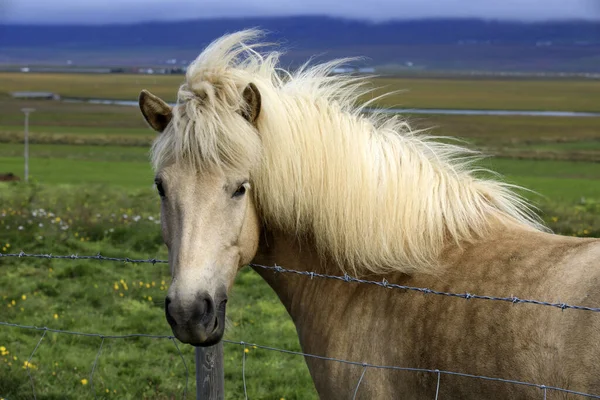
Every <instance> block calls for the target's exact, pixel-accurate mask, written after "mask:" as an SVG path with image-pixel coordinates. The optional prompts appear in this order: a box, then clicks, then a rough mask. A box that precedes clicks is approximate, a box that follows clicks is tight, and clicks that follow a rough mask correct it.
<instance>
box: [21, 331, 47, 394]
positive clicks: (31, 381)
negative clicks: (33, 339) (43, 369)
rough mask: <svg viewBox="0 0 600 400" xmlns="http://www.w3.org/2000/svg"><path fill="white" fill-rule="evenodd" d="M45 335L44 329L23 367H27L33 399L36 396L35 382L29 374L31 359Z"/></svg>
mask: <svg viewBox="0 0 600 400" xmlns="http://www.w3.org/2000/svg"><path fill="white" fill-rule="evenodd" d="M45 336H46V331H44V333H42V337H41V338H40V340H38V342H37V344H36V345H35V347H34V349H33V351H32V352H31V354H30V355H29V358H28V359H27V364H25V368H26V369H27V375H29V383H31V390H32V392H33V400H37V396H36V394H35V384H34V383H33V376H31V360H32V359H33V355H34V354H35V352H36V351H37V349H38V347H40V344H42V340H44V337H45Z"/></svg>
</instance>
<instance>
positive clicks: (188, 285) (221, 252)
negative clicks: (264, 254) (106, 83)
mask: <svg viewBox="0 0 600 400" xmlns="http://www.w3.org/2000/svg"><path fill="white" fill-rule="evenodd" d="M243 100H244V101H245V102H246V106H244V107H242V108H241V110H240V113H239V115H240V116H242V117H243V118H245V119H246V120H247V122H248V123H251V124H255V123H256V118H257V116H258V113H259V111H260V94H259V93H258V90H257V88H256V86H254V85H253V84H249V85H248V87H247V88H246V89H245V90H244V92H243ZM139 103H140V110H141V111H142V114H143V115H144V118H145V119H146V121H147V122H148V124H149V125H150V126H151V127H152V128H153V129H154V130H156V131H157V132H161V134H163V135H165V134H169V133H162V132H164V131H165V130H166V128H167V127H168V126H169V124H170V121H171V119H172V115H173V114H172V109H171V107H170V106H169V105H168V104H167V103H165V102H164V101H162V100H161V99H159V98H158V97H156V96H154V95H152V94H151V93H149V92H147V91H143V92H142V93H141V95H140V99H139ZM237 118H239V116H238V117H237ZM245 127H246V129H248V126H246V125H245ZM171 134H172V133H171ZM242 169H243V168H242ZM248 169H250V167H248ZM223 171H224V169H220V168H203V169H202V170H201V171H199V170H198V169H195V168H194V167H191V166H185V165H182V164H181V163H180V164H176V163H175V164H170V165H166V166H164V167H162V168H161V170H160V171H158V173H157V175H156V178H155V183H156V187H157V190H158V193H159V195H160V197H161V200H162V201H161V226H162V234H163V239H164V241H165V243H166V245H167V247H168V250H169V265H170V267H171V276H172V278H173V281H172V283H171V286H170V288H169V291H168V294H167V297H166V299H165V313H166V317H167V321H168V322H169V324H170V325H171V328H172V330H173V334H174V335H175V337H177V338H178V339H179V340H181V341H182V342H184V343H189V344H192V345H195V346H210V345H213V344H215V343H217V342H219V340H221V338H222V337H223V332H224V330H225V306H226V303H227V294H228V292H229V289H230V288H231V286H232V284H233V281H234V279H235V276H236V274H237V271H238V270H239V268H240V267H241V266H243V265H245V264H248V263H249V262H250V261H252V259H253V258H254V256H255V254H256V250H257V247H258V241H259V234H260V224H259V219H258V217H257V213H256V208H255V206H254V203H253V201H252V197H251V196H250V194H249V192H250V190H251V187H250V182H249V178H250V171H249V170H248V171H246V172H244V171H237V172H235V173H233V172H227V173H225V172H223Z"/></svg>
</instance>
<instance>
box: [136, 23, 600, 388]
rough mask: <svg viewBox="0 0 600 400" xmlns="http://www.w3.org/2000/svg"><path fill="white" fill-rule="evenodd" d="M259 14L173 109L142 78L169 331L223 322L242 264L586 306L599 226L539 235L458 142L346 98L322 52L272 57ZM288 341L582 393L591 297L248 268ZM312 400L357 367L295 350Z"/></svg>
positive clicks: (375, 379) (358, 87)
mask: <svg viewBox="0 0 600 400" xmlns="http://www.w3.org/2000/svg"><path fill="white" fill-rule="evenodd" d="M259 33H260V32H256V31H252V30H250V31H242V32H238V33H234V34H231V35H227V36H224V37H222V38H220V39H218V40H217V41H215V42H214V43H212V44H211V45H210V46H208V47H207V48H206V49H205V50H204V51H203V52H202V53H201V54H200V56H199V57H198V58H197V59H196V60H195V61H194V63H193V64H192V65H190V67H189V69H188V71H187V74H186V78H185V82H184V83H183V84H182V86H181V87H180V88H179V92H178V101H177V104H176V105H175V106H174V107H170V106H169V105H168V104H167V103H165V102H164V101H162V100H161V99H159V98H158V97H156V96H154V95H152V94H150V93H149V92H147V91H143V92H142V93H141V95H140V101H139V102H140V108H141V111H142V113H143V115H144V117H145V119H146V121H147V122H148V124H149V125H150V126H151V127H152V128H153V129H154V130H156V131H157V132H160V134H159V135H158V137H157V139H156V140H155V143H154V145H153V147H152V162H153V166H154V168H155V170H156V186H157V189H158V193H159V194H160V197H161V198H162V202H161V203H162V205H161V219H162V234H163V237H164V241H165V243H166V245H167V247H168V250H169V265H170V268H171V273H172V277H173V281H172V284H171V286H170V288H169V291H168V296H167V298H166V302H165V310H166V317H167V320H168V322H169V324H170V325H171V327H172V329H173V333H174V335H175V336H176V337H177V338H178V339H179V340H181V341H182V342H184V343H190V344H192V345H195V346H207V345H212V344H215V343H217V342H219V340H221V338H222V336H223V331H224V327H225V305H226V301H227V294H228V291H229V290H230V288H231V286H232V284H233V282H234V278H235V276H236V273H237V272H238V270H239V269H240V268H241V267H242V266H244V265H246V264H248V263H256V264H264V265H274V264H275V263H277V264H278V265H282V266H284V267H287V268H290V269H296V270H305V271H315V272H319V273H328V274H334V275H335V274H338V275H339V274H340V273H341V271H347V272H348V273H349V274H350V275H354V276H360V277H367V278H369V279H373V280H382V279H386V280H387V281H389V282H394V283H398V284H403V285H410V286H419V287H429V288H432V289H437V290H442V291H453V292H459V293H463V292H471V293H477V294H487V295H499V296H510V295H515V296H518V297H521V298H534V299H540V300H549V301H557V300H558V301H560V302H564V303H570V304H578V305H584V306H594V305H595V306H600V263H599V259H600V242H599V241H598V240H594V239H580V238H572V237H563V236H558V235H553V234H551V233H549V232H547V231H546V229H545V228H544V227H543V226H542V225H541V224H540V223H538V222H537V220H536V218H535V216H534V214H533V213H532V212H531V211H530V209H529V208H528V206H527V204H526V202H525V201H524V200H522V199H521V198H520V197H518V196H517V195H516V194H515V193H514V192H513V191H512V187H510V186H509V185H507V184H503V183H501V182H499V181H497V180H493V179H491V178H483V177H481V176H480V174H475V168H474V167H472V166H471V164H470V160H471V158H472V156H473V153H472V152H470V151H467V150H465V149H463V148H460V147H458V146H455V145H452V144H448V143H442V142H440V141H437V140H434V139H433V138H430V137H425V136H424V135H422V134H421V133H420V132H415V131H412V130H411V128H410V127H409V125H407V123H405V122H403V121H401V120H400V119H398V118H397V117H387V116H384V115H382V114H377V113H375V114H369V115H366V114H364V113H362V112H361V111H362V110H363V109H362V107H364V106H357V105H356V104H357V99H358V97H359V96H362V95H364V94H365V93H366V92H367V91H366V90H365V89H363V87H364V86H363V85H362V84H363V82H364V81H363V80H359V79H357V78H356V77H342V76H332V75H331V74H330V73H329V72H330V71H331V70H332V68H334V67H336V66H338V65H340V63H341V62H344V60H341V61H335V62H330V63H325V64H322V65H317V66H312V67H308V66H305V67H304V68H301V69H300V70H298V71H296V72H294V73H287V72H284V71H281V70H280V69H279V68H277V63H278V55H279V53H276V52H267V53H264V54H263V53H260V52H259V51H258V50H257V46H259V45H260V43H257V42H256V41H255V39H256V37H257V35H258V34H259ZM257 272H258V273H259V274H260V275H261V276H262V277H263V278H264V279H265V280H266V281H267V282H268V284H269V285H270V286H271V287H272V288H273V290H274V291H275V292H276V293H277V295H278V296H279V298H280V299H281V301H282V303H283V304H284V305H285V307H286V308H287V311H288V312H289V314H290V316H291V317H292V319H293V321H294V323H295V325H296V328H297V332H298V335H299V339H300V344H301V346H302V349H303V351H304V352H306V353H310V354H316V355H320V356H326V357H332V358H339V359H346V360H352V361H357V362H360V363H362V362H365V363H370V364H378V365H393V366H401V367H415V368H429V369H440V370H450V371H458V372H461V373H467V374H476V375H484V376H490V377H498V378H504V379H513V380H519V381H526V382H532V383H536V384H544V385H548V386H555V387H562V388H567V389H571V390H577V391H584V392H592V393H594V392H595V393H599V392H600V375H599V373H600V363H599V360H600V358H599V357H600V315H596V314H593V313H592V312H589V311H576V310H564V311H563V310H560V309H558V308H551V307H541V306H534V305H527V304H520V305H513V304H510V303H502V302H491V301H475V300H470V301H465V300H463V299H452V298H447V297H441V296H431V295H421V294H415V293H414V292H407V291H401V290H386V289H383V288H381V287H377V286H374V285H361V284H349V283H346V282H338V281H333V280H326V279H312V280H311V279H307V278H306V277H303V276H297V275H293V274H278V273H276V272H274V271H270V270H265V269H260V268H257ZM306 362H307V363H308V367H309V370H310V373H311V376H312V378H313V380H314V383H315V386H316V389H317V391H318V393H319V395H320V397H321V398H323V399H338V398H339V399H347V398H351V397H352V396H353V395H354V390H355V387H356V385H357V382H358V380H359V378H360V377H361V374H362V372H363V368H362V367H361V366H360V365H348V364H342V363H336V362H331V361H325V360H320V359H314V358H307V359H306ZM363 378H364V379H363V380H362V384H361V385H360V387H359V390H358V392H357V393H356V397H357V398H362V399H391V398H402V399H433V398H434V397H435V395H436V386H437V376H436V375H435V374H426V373H415V372H403V371H394V370H375V369H368V370H366V373H365V375H364V377H363ZM546 394H547V398H564V397H561V396H565V395H564V394H563V393H558V392H553V391H548V392H547V393H542V391H541V390H540V389H539V388H536V387H526V386H519V385H511V384H507V383H498V382H491V381H486V380H481V379H469V378H466V377H460V376H449V375H443V376H442V377H441V382H440V387H439V397H440V398H443V399H485V398H498V399H525V398H540V399H542V398H544V395H546Z"/></svg>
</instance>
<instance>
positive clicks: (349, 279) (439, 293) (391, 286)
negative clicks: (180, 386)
mask: <svg viewBox="0 0 600 400" xmlns="http://www.w3.org/2000/svg"><path fill="white" fill-rule="evenodd" d="M2 257H35V258H49V259H72V260H100V261H118V262H128V263H150V264H158V263H168V261H167V260H159V259H156V258H150V259H132V258H117V257H105V256H103V255H101V254H100V253H98V254H97V255H95V256H79V255H75V254H72V255H58V256H56V255H51V254H27V253H24V252H22V251H21V252H20V253H11V254H3V253H0V258H2ZM248 265H249V266H250V267H252V268H261V269H264V270H271V271H275V272H280V273H291V274H296V275H303V276H308V277H310V279H313V278H322V279H333V280H337V281H343V282H347V283H360V284H365V285H375V286H380V287H383V288H385V289H399V290H407V291H413V292H418V293H423V294H432V295H436V296H446V297H454V298H461V299H465V300H471V299H474V300H490V301H501V302H506V303H512V304H534V305H538V306H546V307H554V308H560V309H561V310H580V311H592V312H600V307H587V306H579V305H572V304H567V303H552V302H548V301H541V300H533V299H521V298H519V297H516V296H510V297H497V296H484V295H478V294H472V293H452V292H443V291H439V290H433V289H429V288H423V287H415V286H406V285H398V284H395V283H390V282H388V281H387V280H385V279H383V280H382V281H370V280H366V279H359V278H354V277H352V276H350V275H348V274H344V275H342V276H340V275H328V274H320V273H317V272H311V271H298V270H293V269H286V268H283V267H280V266H278V265H275V266H273V267H269V266H266V265H260V264H248Z"/></svg>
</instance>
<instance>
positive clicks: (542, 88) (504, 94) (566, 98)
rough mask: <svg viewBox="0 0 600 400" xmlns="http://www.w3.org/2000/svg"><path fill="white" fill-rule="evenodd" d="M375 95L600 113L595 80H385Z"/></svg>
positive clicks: (423, 104)
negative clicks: (389, 94) (386, 94)
mask: <svg viewBox="0 0 600 400" xmlns="http://www.w3.org/2000/svg"><path fill="white" fill-rule="evenodd" d="M373 84H374V85H375V86H376V87H378V88H380V89H378V90H376V91H375V92H374V95H381V94H384V93H387V92H391V91H398V90H399V91H402V92H401V93H398V94H394V95H392V96H390V97H389V98H388V99H386V100H383V101H382V102H381V103H382V104H385V105H390V106H400V107H407V108H411V107H412V108H453V109H474V110H485V109H499V110H555V111H560V110H562V111H590V112H595V111H600V82H599V81H592V80H558V79H557V80H522V79H431V78H421V79H414V78H413V79H410V78H408V79H406V78H381V79H376V80H374V81H373Z"/></svg>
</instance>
